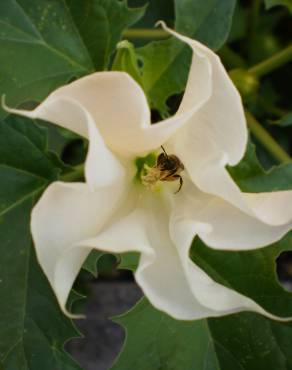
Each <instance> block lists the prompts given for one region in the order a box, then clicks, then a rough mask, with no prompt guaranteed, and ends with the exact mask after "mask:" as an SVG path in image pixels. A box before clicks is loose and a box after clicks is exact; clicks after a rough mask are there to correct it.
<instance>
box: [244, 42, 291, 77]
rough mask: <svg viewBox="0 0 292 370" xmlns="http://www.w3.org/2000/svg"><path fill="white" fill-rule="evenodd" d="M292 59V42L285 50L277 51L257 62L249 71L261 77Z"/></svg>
mask: <svg viewBox="0 0 292 370" xmlns="http://www.w3.org/2000/svg"><path fill="white" fill-rule="evenodd" d="M291 60H292V44H291V45H289V46H287V47H286V48H285V49H284V50H281V51H280V52H279V53H276V54H275V55H273V56H272V57H270V58H268V59H266V60H264V61H262V62H260V63H259V64H256V65H255V66H253V67H251V68H250V69H249V70H248V71H249V72H250V73H251V74H254V75H255V76H257V77H261V76H263V75H265V74H267V73H269V72H271V71H273V70H274V69H276V68H279V67H281V66H282V65H283V64H286V63H288V62H290V61H291Z"/></svg>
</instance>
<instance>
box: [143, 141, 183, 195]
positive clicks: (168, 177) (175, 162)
mask: <svg viewBox="0 0 292 370" xmlns="http://www.w3.org/2000/svg"><path fill="white" fill-rule="evenodd" d="M161 149H162V150H163V153H160V154H159V156H158V157H157V160H156V164H155V166H153V167H149V166H148V165H145V171H146V174H145V175H143V176H142V183H143V184H144V185H146V186H149V187H150V188H153V187H154V186H155V185H156V183H157V182H158V181H177V180H179V187H178V189H177V190H176V192H175V193H174V194H177V193H178V192H179V191H180V190H181V188H182V185H183V179H182V177H181V175H180V173H181V172H182V171H183V170H184V165H183V163H182V162H181V161H180V159H179V158H178V157H177V156H176V155H174V154H169V155H168V154H167V153H166V151H165V149H164V148H163V146H161Z"/></svg>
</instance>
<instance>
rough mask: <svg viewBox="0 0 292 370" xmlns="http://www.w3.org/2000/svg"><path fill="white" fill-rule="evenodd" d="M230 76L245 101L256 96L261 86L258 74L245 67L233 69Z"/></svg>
mask: <svg viewBox="0 0 292 370" xmlns="http://www.w3.org/2000/svg"><path fill="white" fill-rule="evenodd" d="M229 76H230V78H231V79H232V81H233V83H234V85H235V86H236V87H237V89H238V91H239V92H240V94H241V96H242V99H243V100H244V101H245V102H247V101H249V100H250V99H252V98H254V97H255V95H256V93H257V91H258V87H259V81H258V79H257V77H256V76H254V75H253V74H252V73H250V72H248V71H246V70H244V69H233V70H232V71H231V72H229Z"/></svg>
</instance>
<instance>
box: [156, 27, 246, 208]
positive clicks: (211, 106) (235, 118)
mask: <svg viewBox="0 0 292 370" xmlns="http://www.w3.org/2000/svg"><path fill="white" fill-rule="evenodd" d="M162 25H163V27H164V28H165V29H166V30H167V31H168V32H170V33H171V34H172V35H173V36H175V37H177V38H179V39H180V40H182V41H183V42H185V43H187V44H188V45H189V46H190V47H191V48H192V50H193V52H194V57H193V61H192V66H191V70H190V73H189V79H188V84H187V88H186V91H185V94H184V97H183V100H182V103H181V106H180V108H179V110H178V113H179V114H181V113H183V112H185V111H187V110H188V109H190V107H191V106H192V103H193V100H194V99H195V97H196V96H197V95H198V94H200V91H201V90H203V91H204V80H203V81H201V84H202V85H203V86H201V85H199V84H198V81H197V80H196V79H193V75H194V73H196V69H197V68H198V66H197V58H196V56H197V55H200V57H201V58H205V60H207V61H208V63H209V69H210V71H209V74H210V77H209V79H208V78H206V77H205V84H206V85H207V86H208V85H210V87H209V89H210V98H209V99H208V100H207V102H206V103H205V104H204V105H203V106H202V108H201V109H199V110H198V111H197V112H195V113H194V114H193V115H192V116H191V117H190V118H189V120H188V123H187V124H186V125H185V126H184V127H183V128H182V129H181V130H179V131H178V132H177V133H176V135H175V136H174V137H173V138H171V140H170V142H169V143H168V144H167V145H169V146H170V148H171V149H170V150H172V151H174V152H175V153H176V154H177V156H178V157H179V158H180V159H181V161H182V162H183V163H184V165H185V168H186V169H187V171H188V173H189V175H190V177H191V179H192V180H193V182H194V183H195V184H196V185H197V186H198V187H199V188H200V189H201V190H203V191H205V192H209V193H211V194H216V195H218V196H221V197H223V198H224V199H226V200H228V201H230V202H232V203H234V204H236V205H237V206H238V207H241V208H242V209H246V207H245V205H244V202H243V201H242V199H241V196H240V192H239V190H238V189H237V187H236V185H235V184H233V182H232V180H231V179H230V176H229V175H228V173H227V172H226V170H225V166H226V165H227V164H229V165H235V164H236V163H238V162H239V161H240V159H241V158H242V157H243V155H244V152H245V149H246V145H247V138H248V134H247V127H246V121H245V116H244V111H243V105H242V102H241V98H240V95H239V93H238V91H237V90H236V88H235V86H234V85H233V83H232V81H231V80H230V78H229V76H228V74H227V72H226V70H225V69H224V67H223V65H222V63H221V61H220V59H219V57H218V56H217V55H216V54H215V53H213V52H212V51H211V50H210V49H208V48H207V47H205V46H204V45H202V44H201V43H199V42H197V41H195V40H192V39H190V38H188V37H185V36H182V35H180V34H178V33H176V32H174V31H172V30H170V29H168V28H167V27H166V26H165V25H164V24H163V23H162ZM205 88H206V87H205ZM167 145H166V146H167Z"/></svg>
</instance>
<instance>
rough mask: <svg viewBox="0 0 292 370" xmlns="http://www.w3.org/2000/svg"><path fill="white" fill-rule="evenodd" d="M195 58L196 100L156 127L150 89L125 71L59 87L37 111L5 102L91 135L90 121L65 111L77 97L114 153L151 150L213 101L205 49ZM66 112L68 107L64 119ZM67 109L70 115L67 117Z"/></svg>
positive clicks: (96, 74) (191, 76)
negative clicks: (146, 92) (66, 104)
mask: <svg viewBox="0 0 292 370" xmlns="http://www.w3.org/2000/svg"><path fill="white" fill-rule="evenodd" d="M194 60H195V62H196V63H195V64H196V68H195V69H192V73H191V75H190V81H191V84H192V86H193V87H192V92H191V93H190V94H188V99H189V100H190V98H191V102H192V104H189V106H188V107H187V109H184V110H183V111H181V112H179V113H178V114H176V115H175V116H173V117H171V118H169V119H166V120H165V121H162V122H159V123H157V124H155V125H151V122H150V110H149V107H148V105H147V99H146V97H145V95H144V92H143V91H142V89H141V87H140V86H139V85H138V84H137V83H136V81H135V80H133V79H132V78H131V77H130V76H129V75H128V74H127V73H124V72H97V73H94V74H91V75H89V76H86V77H83V78H81V79H79V80H77V81H74V82H72V83H70V84H68V85H66V86H63V87H61V88H59V89H57V90H56V91H54V92H53V93H52V94H51V95H50V96H49V97H48V98H47V99H46V100H45V101H44V102H43V103H42V104H40V105H39V106H38V107H37V108H36V109H35V110H34V111H32V112H28V111H24V110H16V109H10V108H8V107H7V106H6V105H5V103H3V107H4V108H5V109H6V110H7V111H9V112H10V113H15V114H21V115H24V116H26V117H30V118H39V119H44V120H47V121H50V122H53V123H56V124H58V125H60V126H62V127H65V128H67V129H70V130H72V131H74V132H77V133H78V134H80V135H82V136H84V137H88V130H87V126H86V125H84V122H82V121H79V120H77V119H75V118H74V114H71V113H70V112H66V107H64V108H63V109H62V104H63V102H64V101H68V100H71V101H75V102H76V103H78V104H79V105H80V106H82V107H83V108H84V110H85V111H87V112H88V113H89V114H90V115H91V116H92V118H93V121H94V122H95V124H96V125H97V127H98V129H99V131H100V133H101V135H102V136H103V138H104V140H105V142H106V144H107V145H108V146H109V147H110V148H111V149H112V150H113V151H115V152H119V153H120V154H122V155H127V156H128V155H133V154H139V153H145V152H147V151H152V150H156V149H157V148H159V147H160V145H162V144H163V143H165V142H166V141H167V140H168V139H169V138H170V137H171V136H172V135H173V133H174V132H176V131H177V130H178V129H179V128H180V127H182V126H183V125H184V124H185V123H186V122H187V121H188V119H189V118H190V117H191V116H192V115H193V114H194V112H196V111H197V110H198V109H199V108H200V107H201V106H202V105H203V104H204V103H205V102H206V101H207V100H208V98H209V96H210V91H211V89H210V81H211V76H210V65H209V61H208V59H207V58H205V57H204V56H201V54H200V53H198V54H196V58H195V57H194ZM189 84H190V83H189ZM188 90H190V88H189V89H188ZM52 101H54V103H55V104H54V105H52V104H51V102H52ZM56 108H57V112H56V111H55V109H56ZM60 110H61V111H64V113H63V116H62V117H60V112H59V111H60ZM65 113H66V116H68V119H64V115H65ZM60 118H62V119H60Z"/></svg>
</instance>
